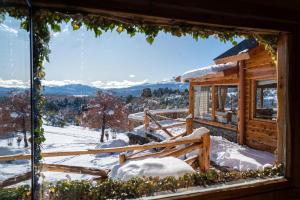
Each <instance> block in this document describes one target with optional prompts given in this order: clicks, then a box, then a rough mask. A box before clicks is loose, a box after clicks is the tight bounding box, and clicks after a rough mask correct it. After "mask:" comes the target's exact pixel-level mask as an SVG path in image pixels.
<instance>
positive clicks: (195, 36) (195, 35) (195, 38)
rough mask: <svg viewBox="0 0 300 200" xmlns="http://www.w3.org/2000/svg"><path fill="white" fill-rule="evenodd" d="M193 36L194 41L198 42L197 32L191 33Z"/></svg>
mask: <svg viewBox="0 0 300 200" xmlns="http://www.w3.org/2000/svg"><path fill="white" fill-rule="evenodd" d="M193 38H194V40H195V41H196V42H198V39H199V36H198V34H195V33H193Z"/></svg>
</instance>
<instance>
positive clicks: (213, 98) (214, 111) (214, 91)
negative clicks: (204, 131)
mask: <svg viewBox="0 0 300 200" xmlns="http://www.w3.org/2000/svg"><path fill="white" fill-rule="evenodd" d="M215 87H216V86H215V85H212V87H211V93H212V94H211V97H212V98H211V101H212V111H211V115H212V119H213V121H215V120H216V90H215Z"/></svg>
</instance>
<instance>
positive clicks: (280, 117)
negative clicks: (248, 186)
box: [277, 35, 290, 164]
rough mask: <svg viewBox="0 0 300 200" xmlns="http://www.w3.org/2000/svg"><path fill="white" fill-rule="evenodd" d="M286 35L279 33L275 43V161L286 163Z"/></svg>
mask: <svg viewBox="0 0 300 200" xmlns="http://www.w3.org/2000/svg"><path fill="white" fill-rule="evenodd" d="M288 44H289V38H288V35H280V37H279V40H278V44H277V99H278V110H277V162H279V163H284V164H286V147H285V145H286V144H287V138H286V135H287V131H288V127H289V126H288V123H289V120H288V116H289V110H288V106H287V102H288V94H287V90H288V81H287V78H288V66H289V61H288V59H289V58H288V55H289V53H290V52H289V48H288Z"/></svg>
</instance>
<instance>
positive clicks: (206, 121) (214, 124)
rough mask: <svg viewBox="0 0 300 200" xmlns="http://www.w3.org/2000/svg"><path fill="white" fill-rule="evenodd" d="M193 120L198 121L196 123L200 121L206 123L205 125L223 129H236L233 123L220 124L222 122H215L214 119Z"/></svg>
mask: <svg viewBox="0 0 300 200" xmlns="http://www.w3.org/2000/svg"><path fill="white" fill-rule="evenodd" d="M194 122H196V123H197V122H198V123H201V124H206V125H209V126H214V127H218V128H224V129H228V130H231V131H237V127H236V126H234V125H230V124H222V123H220V122H216V121H209V120H205V119H198V118H195V119H194Z"/></svg>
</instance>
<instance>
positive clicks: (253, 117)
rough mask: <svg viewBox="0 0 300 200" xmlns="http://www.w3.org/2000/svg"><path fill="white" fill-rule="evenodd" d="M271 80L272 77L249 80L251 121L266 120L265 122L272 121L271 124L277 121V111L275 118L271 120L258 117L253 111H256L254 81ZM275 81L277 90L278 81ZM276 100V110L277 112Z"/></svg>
mask: <svg viewBox="0 0 300 200" xmlns="http://www.w3.org/2000/svg"><path fill="white" fill-rule="evenodd" d="M271 80H272V81H273V80H274V79H272V78H261V79H253V80H251V92H250V93H251V105H250V119H251V120H253V121H260V122H266V123H272V124H276V123H278V122H277V118H278V113H277V117H276V120H272V119H263V118H259V117H256V115H255V113H256V89H257V88H256V83H257V82H258V81H271ZM275 81H276V83H277V88H276V89H277V90H278V81H277V80H275ZM278 105H279V104H278V101H277V112H278V108H279V106H278Z"/></svg>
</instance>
